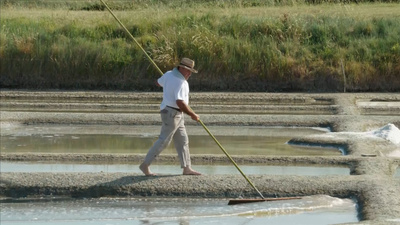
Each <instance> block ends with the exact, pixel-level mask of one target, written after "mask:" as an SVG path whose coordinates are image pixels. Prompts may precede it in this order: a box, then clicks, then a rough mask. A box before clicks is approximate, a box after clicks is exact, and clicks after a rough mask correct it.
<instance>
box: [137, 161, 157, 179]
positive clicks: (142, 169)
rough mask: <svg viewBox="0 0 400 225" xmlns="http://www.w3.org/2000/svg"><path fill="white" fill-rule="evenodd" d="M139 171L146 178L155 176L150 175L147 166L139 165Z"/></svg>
mask: <svg viewBox="0 0 400 225" xmlns="http://www.w3.org/2000/svg"><path fill="white" fill-rule="evenodd" d="M139 169H140V170H141V171H142V172H143V173H144V175H146V176H155V174H154V173H152V172H151V171H150V168H149V166H147V165H145V164H143V163H142V164H140V166H139Z"/></svg>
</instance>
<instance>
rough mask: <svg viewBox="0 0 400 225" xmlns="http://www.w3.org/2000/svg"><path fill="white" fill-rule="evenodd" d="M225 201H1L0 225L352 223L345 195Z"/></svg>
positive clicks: (353, 209) (351, 204)
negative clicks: (342, 197)
mask: <svg viewBox="0 0 400 225" xmlns="http://www.w3.org/2000/svg"><path fill="white" fill-rule="evenodd" d="M227 202H228V200H226V199H188V198H145V199H143V198H100V199H60V200H57V199H41V200H32V201H30V200H29V199H20V200H14V201H8V200H3V201H2V203H1V214H2V216H1V224H2V225H9V224H18V225H22V224H27V225H31V224H44V225H46V224H58V225H64V224H65V225H75V224H79V225H86V224H98V225H106V224H107V225H111V224H115V225H116V224H119V225H125V224H129V225H138V224H163V225H165V224H179V225H181V224H184V225H186V224H187V225H189V224H192V225H193V224H232V225H236V224H250V225H253V224H254V225H256V224H293V221H296V224H307V225H313V224H318V225H322V224H336V223H345V222H346V223H350V222H358V219H357V210H356V204H355V203H354V202H353V201H352V200H350V199H339V198H333V197H330V196H325V195H317V196H308V197H304V198H302V199H296V200H287V201H275V202H261V203H252V204H241V205H234V206H228V205H227Z"/></svg>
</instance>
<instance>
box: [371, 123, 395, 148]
mask: <svg viewBox="0 0 400 225" xmlns="http://www.w3.org/2000/svg"><path fill="white" fill-rule="evenodd" d="M368 134H371V135H373V136H375V137H380V138H383V139H385V140H388V141H390V142H392V143H393V144H396V145H400V130H399V128H397V127H396V126H395V125H394V124H391V123H389V124H388V125H386V126H384V127H382V128H380V129H378V130H374V131H370V132H368Z"/></svg>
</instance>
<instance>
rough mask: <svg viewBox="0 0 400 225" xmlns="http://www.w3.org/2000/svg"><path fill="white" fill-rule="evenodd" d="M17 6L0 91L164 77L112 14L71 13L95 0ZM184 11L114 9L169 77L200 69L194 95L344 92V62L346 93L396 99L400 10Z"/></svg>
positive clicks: (140, 83) (6, 13)
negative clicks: (190, 67) (179, 66)
mask: <svg viewBox="0 0 400 225" xmlns="http://www.w3.org/2000/svg"><path fill="white" fill-rule="evenodd" d="M10 2H14V3H13V4H11V3H10ZM16 2H18V1H2V4H4V5H7V4H8V5H7V6H5V7H6V8H7V10H4V9H3V11H2V15H1V21H0V25H1V33H0V41H1V42H0V59H1V69H0V75H1V78H0V82H1V84H0V87H2V88H35V89H38V88H43V89H44V88H65V89H119V90H137V91H151V90H157V89H156V88H155V87H154V86H153V80H154V79H156V78H157V77H158V76H159V74H158V72H157V71H156V70H155V69H154V68H152V65H151V64H149V63H148V61H147V59H146V58H145V57H144V55H143V54H142V53H141V52H140V50H139V49H138V48H137V47H136V46H135V45H134V44H133V43H132V42H131V41H130V40H129V39H128V38H127V36H126V35H125V33H124V31H123V30H122V28H120V27H119V26H118V24H117V23H116V22H115V21H114V20H113V18H112V17H111V16H110V15H109V14H108V13H107V12H105V11H101V10H102V9H101V8H99V9H97V8H96V7H92V8H90V9H83V8H80V9H79V10H75V8H79V7H81V5H79V4H82V5H84V4H83V3H86V4H89V5H90V4H92V6H93V5H95V4H98V3H97V1H86V2H83V1H74V2H75V3H74V4H75V5H74V6H72V5H71V4H72V3H71V2H72V1H59V2H58V1H47V2H46V1H35V2H36V5H35V6H27V5H23V4H22V3H24V4H28V3H26V2H22V1H19V2H20V5H17V4H16ZM50 2H52V3H51V4H52V5H49V4H50ZM77 2H79V4H78V3H77ZM111 2H114V1H111ZM118 2H119V4H122V3H124V4H126V5H129V4H132V1H115V2H114V3H115V4H117V3H118ZM178 2H180V3H181V4H178ZM184 2H185V4H182V1H149V0H148V1H144V0H143V1H137V3H138V4H135V6H131V7H130V8H129V7H128V8H129V10H118V9H119V7H122V6H121V5H120V6H118V5H114V7H116V9H115V12H116V14H117V16H118V17H119V18H120V19H121V21H122V22H123V23H124V24H125V26H126V27H128V29H129V30H130V31H131V33H132V34H133V35H134V36H135V38H137V40H138V41H139V42H140V43H141V45H142V46H143V47H144V49H145V50H146V51H147V52H148V53H149V55H150V56H151V57H152V58H153V59H154V61H155V62H156V63H157V65H159V67H160V68H161V69H162V70H163V71H166V70H169V69H171V68H172V67H173V66H174V65H175V63H176V62H178V60H179V58H181V57H183V56H187V57H191V58H193V59H195V60H196V67H197V68H198V69H199V71H200V73H199V74H197V75H195V76H192V78H191V82H190V83H191V89H192V90H195V91H218V90H219V91H341V90H343V85H344V80H343V71H342V62H343V64H344V65H343V68H344V71H345V74H346V78H347V87H346V90H347V91H399V90H400V39H399V35H400V5H399V4H392V3H375V4H359V5H352V4H345V5H343V4H333V5H332V4H326V3H324V4H318V5H308V4H305V3H301V4H300V3H299V2H296V4H300V5H296V6H273V7H271V6H268V7H267V6H265V5H264V4H267V3H266V2H267V1H184ZM199 2H200V3H199ZM221 2H224V3H221ZM249 2H252V3H254V4H255V5H254V4H253V5H251V6H249V5H248V4H247V3H249ZM257 2H258V3H259V4H258V5H257V4H256V3H257ZM279 2H280V3H282V1H279ZM56 3H59V5H57V4H56ZM67 3H69V4H70V5H68V6H67V5H65V4H67ZM293 3H294V2H293V1H292V2H291V4H289V3H287V4H286V3H285V4H286V5H293ZM226 4H229V5H226ZM271 4H272V3H271ZM126 5H124V6H126ZM260 5H261V6H260ZM272 5H276V2H275V3H273V4H272ZM154 6H157V7H154ZM194 6H196V7H194ZM215 6H218V7H215ZM27 7H33V8H29V9H28V8H27ZM52 7H54V8H52ZM71 7H72V9H71ZM85 7H86V6H85ZM135 7H136V8H135Z"/></svg>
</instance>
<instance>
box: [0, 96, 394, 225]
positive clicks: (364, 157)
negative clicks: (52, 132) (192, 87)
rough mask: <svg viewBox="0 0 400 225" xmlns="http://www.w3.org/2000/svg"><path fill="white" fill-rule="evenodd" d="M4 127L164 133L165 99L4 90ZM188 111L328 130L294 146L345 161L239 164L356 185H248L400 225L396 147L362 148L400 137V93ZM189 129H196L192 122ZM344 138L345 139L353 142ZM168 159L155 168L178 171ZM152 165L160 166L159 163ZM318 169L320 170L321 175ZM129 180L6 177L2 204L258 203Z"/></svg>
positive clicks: (189, 179)
mask: <svg viewBox="0 0 400 225" xmlns="http://www.w3.org/2000/svg"><path fill="white" fill-rule="evenodd" d="M0 97H1V126H2V128H4V127H10V126H24V125H27V124H53V125H54V124H63V125H65V124H69V125H74V124H105V125H106V124H123V125H158V124H160V119H159V115H158V113H157V112H158V104H159V102H160V101H161V93H131V92H118V93H114V92H28V91H7V90H2V91H1V94H0ZM190 101H191V106H192V108H193V109H194V110H195V111H196V112H197V113H198V114H199V115H200V118H201V120H202V121H203V122H204V123H205V124H206V125H207V126H212V125H220V126H221V125H229V126H246V125H252V126H288V127H290V126H302V127H309V126H312V127H328V128H330V129H331V130H332V132H333V133H332V134H335V133H337V134H338V135H337V136H327V135H325V136H324V135H310V136H304V137H296V138H293V139H292V140H291V142H292V143H294V144H304V145H329V146H332V145H334V146H341V147H344V149H345V150H346V154H345V155H343V156H309V157H306V156H233V158H234V159H235V161H237V163H238V164H239V165H240V164H261V165H309V166H312V165H330V166H332V165H338V166H339V165H340V166H343V165H345V166H348V167H349V168H350V171H351V173H350V175H349V176H343V175H337V176H334V175H327V176H288V175H281V176H277V175H274V176H272V175H251V176H249V178H250V179H251V180H252V181H253V183H254V184H255V185H256V186H257V187H258V189H259V190H260V191H261V192H262V193H263V195H264V197H291V196H307V195H317V194H325V195H330V196H333V197H341V198H354V199H355V200H356V201H357V203H358V206H359V217H360V220H361V221H360V222H359V224H398V223H400V194H399V192H400V179H399V177H398V176H394V174H395V173H396V169H397V168H398V167H399V166H400V158H399V156H397V155H396V154H395V155H394V156H393V154H394V153H396V152H397V151H400V147H399V145H397V144H394V143H391V142H390V141H387V140H384V139H379V138H371V139H370V138H365V137H360V136H357V135H352V133H351V132H367V131H371V130H374V129H378V128H381V127H383V126H385V125H387V124H393V125H395V126H396V127H400V104H399V103H400V94H398V93H352V94H350V93H342V94H305V93H293V94H285V93H192V94H191V99H190ZM186 124H193V125H195V124H196V122H193V121H189V120H188V119H187V120H186ZM346 132H347V133H346ZM143 157H144V155H129V154H34V153H23V154H22V153H21V154H17V153H1V160H10V161H57V162H61V161H62V162H66V161H71V162H107V163H119V162H132V163H138V162H141V161H142V160H143ZM176 160H177V159H176V156H175V155H161V156H160V157H158V159H157V162H176ZM157 162H155V163H157ZM192 163H193V167H194V168H195V166H196V164H208V163H209V164H218V163H229V161H228V159H227V158H226V157H225V156H221V155H195V156H192ZM316 169H317V167H316ZM138 172H139V171H138V169H137V168H132V173H2V174H1V182H0V195H1V196H2V197H5V198H17V197H25V196H49V195H52V196H58V195H59V196H73V197H102V196H174V197H176V196H180V197H199V198H237V197H238V196H239V194H241V195H243V196H245V197H246V198H253V197H254V198H257V194H256V193H255V192H254V190H253V189H252V188H251V187H250V186H249V185H247V184H246V181H245V180H244V179H243V177H242V176H241V175H202V176H182V175H179V174H177V175H163V174H160V175H158V176H156V177H145V176H143V175H142V174H140V173H138Z"/></svg>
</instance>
